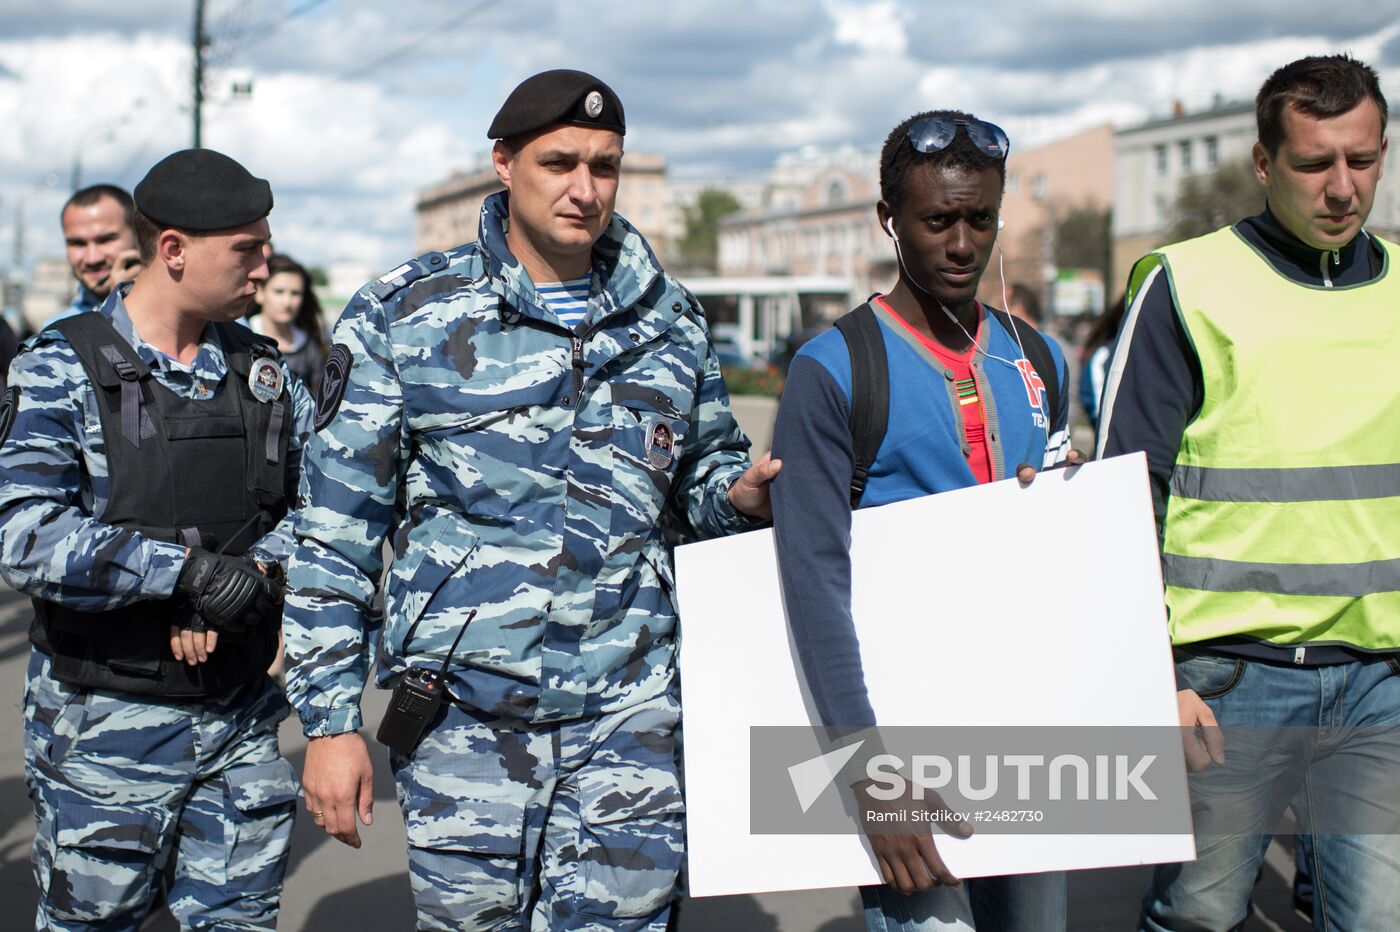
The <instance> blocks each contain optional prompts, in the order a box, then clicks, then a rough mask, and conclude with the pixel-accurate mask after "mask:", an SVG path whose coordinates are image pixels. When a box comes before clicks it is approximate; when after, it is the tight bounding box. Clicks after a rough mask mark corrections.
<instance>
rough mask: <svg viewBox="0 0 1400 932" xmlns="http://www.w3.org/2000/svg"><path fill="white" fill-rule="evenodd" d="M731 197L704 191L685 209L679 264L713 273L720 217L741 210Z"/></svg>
mask: <svg viewBox="0 0 1400 932" xmlns="http://www.w3.org/2000/svg"><path fill="white" fill-rule="evenodd" d="M742 208H743V205H742V204H740V203H739V202H738V200H736V199H735V197H734V195H732V194H730V193H729V192H728V191H723V190H720V189H719V188H705V189H704V190H703V191H701V192H700V194H699V195H698V196H697V197H696V198H695V203H694V204H691V205H690V206H689V207H687V208H686V209H685V236H683V237H682V238H681V241H680V244H679V248H680V255H681V261H682V262H683V263H684V264H685V265H686V267H688V268H692V269H710V270H714V269H716V268H718V266H719V245H718V237H717V236H716V233H715V228H716V225H717V224H718V223H719V221H720V218H721V217H727V216H729V215H730V214H732V213H734V212H736V211H738V210H741V209H742Z"/></svg>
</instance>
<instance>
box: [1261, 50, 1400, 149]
mask: <svg viewBox="0 0 1400 932" xmlns="http://www.w3.org/2000/svg"><path fill="white" fill-rule="evenodd" d="M1368 97H1369V98H1370V99H1371V100H1373V101H1374V102H1375V104H1376V109H1377V110H1379V111H1380V114H1381V133H1382V134H1384V133H1385V123H1386V117H1387V116H1388V114H1387V111H1386V103H1385V95H1384V94H1382V93H1381V83H1380V79H1379V78H1378V77H1377V76H1376V71H1375V69H1374V68H1372V67H1371V66H1369V65H1367V64H1366V63H1364V62H1360V61H1357V60H1356V59H1355V58H1352V57H1351V56H1350V55H1312V56H1309V57H1308V58H1300V59H1298V60H1297V61H1295V62H1289V63H1288V64H1286V65H1284V66H1283V67H1282V68H1280V69H1279V70H1277V71H1275V72H1274V73H1273V74H1271V75H1269V79H1268V80H1267V81H1265V82H1264V86H1263V87H1261V88H1259V96H1258V97H1257V98H1255V101H1254V117H1255V120H1256V121H1257V122H1258V124H1259V141H1260V142H1261V143H1263V145H1264V149H1265V150H1266V151H1267V152H1268V153H1269V154H1270V155H1275V154H1276V153H1277V152H1278V147H1279V146H1281V145H1282V144H1283V137H1284V133H1283V112H1284V110H1286V109H1287V108H1288V106H1289V105H1292V106H1293V107H1295V108H1297V110H1298V112H1299V113H1302V114H1305V115H1306V116H1310V117H1313V118H1314V119H1319V120H1325V119H1328V118H1330V117H1337V116H1341V115H1342V114H1343V113H1348V112H1350V111H1351V110H1352V109H1353V108H1355V107H1356V106H1357V105H1359V104H1360V103H1361V102H1362V101H1363V100H1365V99H1366V98H1368Z"/></svg>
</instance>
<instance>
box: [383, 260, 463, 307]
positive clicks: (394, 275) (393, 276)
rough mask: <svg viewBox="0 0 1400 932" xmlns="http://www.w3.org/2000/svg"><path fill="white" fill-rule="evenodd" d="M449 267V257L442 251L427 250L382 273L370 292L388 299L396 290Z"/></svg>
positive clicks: (384, 299) (385, 299)
mask: <svg viewBox="0 0 1400 932" xmlns="http://www.w3.org/2000/svg"><path fill="white" fill-rule="evenodd" d="M445 268H447V257H446V256H445V255H443V254H442V253H440V252H426V253H424V254H423V255H421V256H419V257H418V258H417V259H409V260H408V261H407V262H405V263H404V264H403V265H401V266H399V267H398V268H396V269H391V270H390V271H389V272H387V273H385V274H384V275H381V276H380V277H379V278H378V279H376V280H375V281H373V282H371V283H370V284H369V293H370V294H372V295H374V296H375V297H376V298H378V299H379V300H380V301H387V300H388V299H389V297H390V296H391V295H393V294H394V292H396V291H398V290H399V289H401V288H403V287H404V286H405V285H410V284H412V283H413V282H416V281H417V280H418V279H420V278H422V277H424V276H425V275H431V274H433V273H434V272H441V271H442V270H443V269H445Z"/></svg>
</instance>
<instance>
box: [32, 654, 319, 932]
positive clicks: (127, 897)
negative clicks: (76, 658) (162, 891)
mask: <svg viewBox="0 0 1400 932" xmlns="http://www.w3.org/2000/svg"><path fill="white" fill-rule="evenodd" d="M286 716H287V702H286V699H285V698H283V696H282V694H281V692H280V691H278V690H277V688H276V687H275V686H274V685H273V683H272V681H271V680H270V679H268V678H267V677H263V678H261V679H260V680H259V681H257V682H254V683H250V684H249V685H247V686H244V687H242V688H240V689H238V690H236V691H234V692H233V693H230V694H229V695H227V696H220V697H218V698H214V699H209V700H206V701H203V702H162V701H152V700H149V699H143V698H140V697H134V696H127V695H125V694H122V693H114V692H106V691H103V690H96V689H84V688H75V687H72V686H68V685H66V684H64V683H61V682H59V681H58V680H56V679H54V678H53V676H52V674H51V672H50V668H49V659H48V657H47V656H45V655H44V654H42V653H41V652H39V651H37V650H36V651H33V653H32V656H31V657H30V663H29V673H28V677H27V681H26V684H25V702H24V762H25V782H26V784H27V785H28V788H29V796H30V799H32V800H33V802H34V815H35V817H36V819H37V820H38V831H37V833H36V834H35V837H34V879H35V880H36V881H37V882H38V885H39V890H40V900H39V911H38V915H37V917H36V918H35V928H36V929H39V930H63V932H66V930H75V929H86V930H97V929H101V930H103V932H109V930H111V932H117V930H131V932H135V930H137V929H139V928H140V926H141V922H142V920H143V919H144V918H145V916H146V914H147V913H148V912H149V911H150V909H151V904H152V901H153V900H154V898H155V895H156V892H157V888H158V886H159V885H160V884H161V883H162V882H163V878H168V879H169V888H168V894H167V900H168V902H169V904H170V911H171V912H172V913H173V914H174V915H175V918H176V919H178V920H179V922H180V926H181V928H183V929H220V930H224V929H230V930H231V929H273V928H275V927H276V924H277V909H278V905H279V904H280V902H281V897H282V877H283V875H284V874H285V873H286V868H287V854H288V849H289V847H290V844H291V836H292V819H293V817H294V814H295V808H296V799H297V796H298V794H299V786H298V783H297V780H296V774H295V773H294V772H293V770H292V765H291V763H290V762H288V761H287V760H286V758H284V757H282V756H281V755H280V754H279V753H278V750H277V723H278V722H280V721H281V720H282V719H283V718H285V717H286Z"/></svg>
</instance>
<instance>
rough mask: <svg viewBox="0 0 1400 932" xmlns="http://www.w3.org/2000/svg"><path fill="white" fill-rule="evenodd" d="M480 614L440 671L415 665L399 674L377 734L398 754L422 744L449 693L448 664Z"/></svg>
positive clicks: (464, 624)
mask: <svg viewBox="0 0 1400 932" xmlns="http://www.w3.org/2000/svg"><path fill="white" fill-rule="evenodd" d="M475 617H476V609H472V611H471V613H470V614H468V615H467V620H466V621H464V622H462V629H461V630H460V631H458V632H457V637H456V639H455V640H453V642H452V646H451V647H450V648H449V649H448V651H447V656H446V657H445V658H443V661H442V666H441V667H439V668H438V669H437V670H436V671H434V670H425V669H423V668H422V667H414V668H412V669H410V670H409V671H408V672H406V673H405V674H404V675H403V676H401V677H399V682H398V684H397V685H396V686H394V695H393V696H392V697H390V699H389V708H388V709H387V710H386V711H385V712H384V718H383V719H382V720H381V721H380V722H379V732H378V733H377V734H376V735H375V737H376V738H378V739H379V741H380V743H381V744H385V745H387V746H388V747H389V750H391V751H393V752H395V753H396V754H403V755H405V756H406V755H408V754H411V753H413V749H414V748H416V747H417V746H418V741H419V740H420V739H421V738H422V737H423V730H424V729H425V728H427V727H428V724H429V723H430V722H431V721H432V720H433V718H434V717H435V716H436V715H437V713H438V709H440V708H442V700H443V699H444V698H445V697H446V696H447V665H448V664H449V663H451V661H452V655H453V654H454V653H456V651H457V645H458V644H459V643H460V642H461V640H462V635H463V634H464V633H465V632H466V630H467V625H469V624H471V623H472V619H473V618H475Z"/></svg>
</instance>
